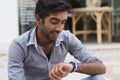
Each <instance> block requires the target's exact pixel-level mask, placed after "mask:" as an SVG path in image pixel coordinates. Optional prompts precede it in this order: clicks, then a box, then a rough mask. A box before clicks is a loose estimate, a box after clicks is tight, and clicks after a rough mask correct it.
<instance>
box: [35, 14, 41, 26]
mask: <svg viewBox="0 0 120 80" xmlns="http://www.w3.org/2000/svg"><path fill="white" fill-rule="evenodd" d="M35 19H36V23H37V25H39V24H41V23H42V19H41V18H40V17H39V15H38V14H36V15H35Z"/></svg>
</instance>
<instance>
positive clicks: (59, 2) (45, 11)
mask: <svg viewBox="0 0 120 80" xmlns="http://www.w3.org/2000/svg"><path fill="white" fill-rule="evenodd" d="M70 9H71V5H70V4H68V3H67V1H66V0H38V2H37V4H36V10H35V15H36V14H38V15H39V17H40V18H42V19H43V20H44V18H45V17H46V16H49V15H50V14H51V13H54V12H60V11H69V10H70Z"/></svg>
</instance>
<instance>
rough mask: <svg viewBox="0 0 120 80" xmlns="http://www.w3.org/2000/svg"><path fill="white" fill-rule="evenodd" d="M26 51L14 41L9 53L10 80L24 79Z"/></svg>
mask: <svg viewBox="0 0 120 80" xmlns="http://www.w3.org/2000/svg"><path fill="white" fill-rule="evenodd" d="M23 61H24V51H23V48H22V47H21V46H20V45H19V44H18V43H16V42H12V43H11V45H10V47H9V54H8V80H24V69H23V65H24V63H23Z"/></svg>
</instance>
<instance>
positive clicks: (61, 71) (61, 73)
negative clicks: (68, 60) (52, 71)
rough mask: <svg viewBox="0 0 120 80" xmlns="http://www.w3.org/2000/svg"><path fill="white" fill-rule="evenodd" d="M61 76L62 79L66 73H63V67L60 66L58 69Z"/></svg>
mask: <svg viewBox="0 0 120 80" xmlns="http://www.w3.org/2000/svg"><path fill="white" fill-rule="evenodd" d="M57 71H58V73H59V75H60V76H61V77H62V76H63V75H64V73H65V72H64V71H63V66H62V65H60V64H59V65H58V69H57Z"/></svg>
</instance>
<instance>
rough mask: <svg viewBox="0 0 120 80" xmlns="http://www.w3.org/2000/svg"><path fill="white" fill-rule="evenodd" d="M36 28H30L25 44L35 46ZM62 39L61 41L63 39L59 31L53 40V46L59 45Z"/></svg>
mask: <svg viewBox="0 0 120 80" xmlns="http://www.w3.org/2000/svg"><path fill="white" fill-rule="evenodd" d="M36 28H37V26H36V27H35V28H33V29H32V30H31V32H30V33H29V34H28V35H30V36H29V38H28V39H29V40H28V44H27V46H29V45H35V46H37V38H36ZM62 41H63V39H62V37H61V33H60V34H59V36H58V37H57V39H56V41H55V46H56V47H57V46H59V45H60V44H61V42H62Z"/></svg>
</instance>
